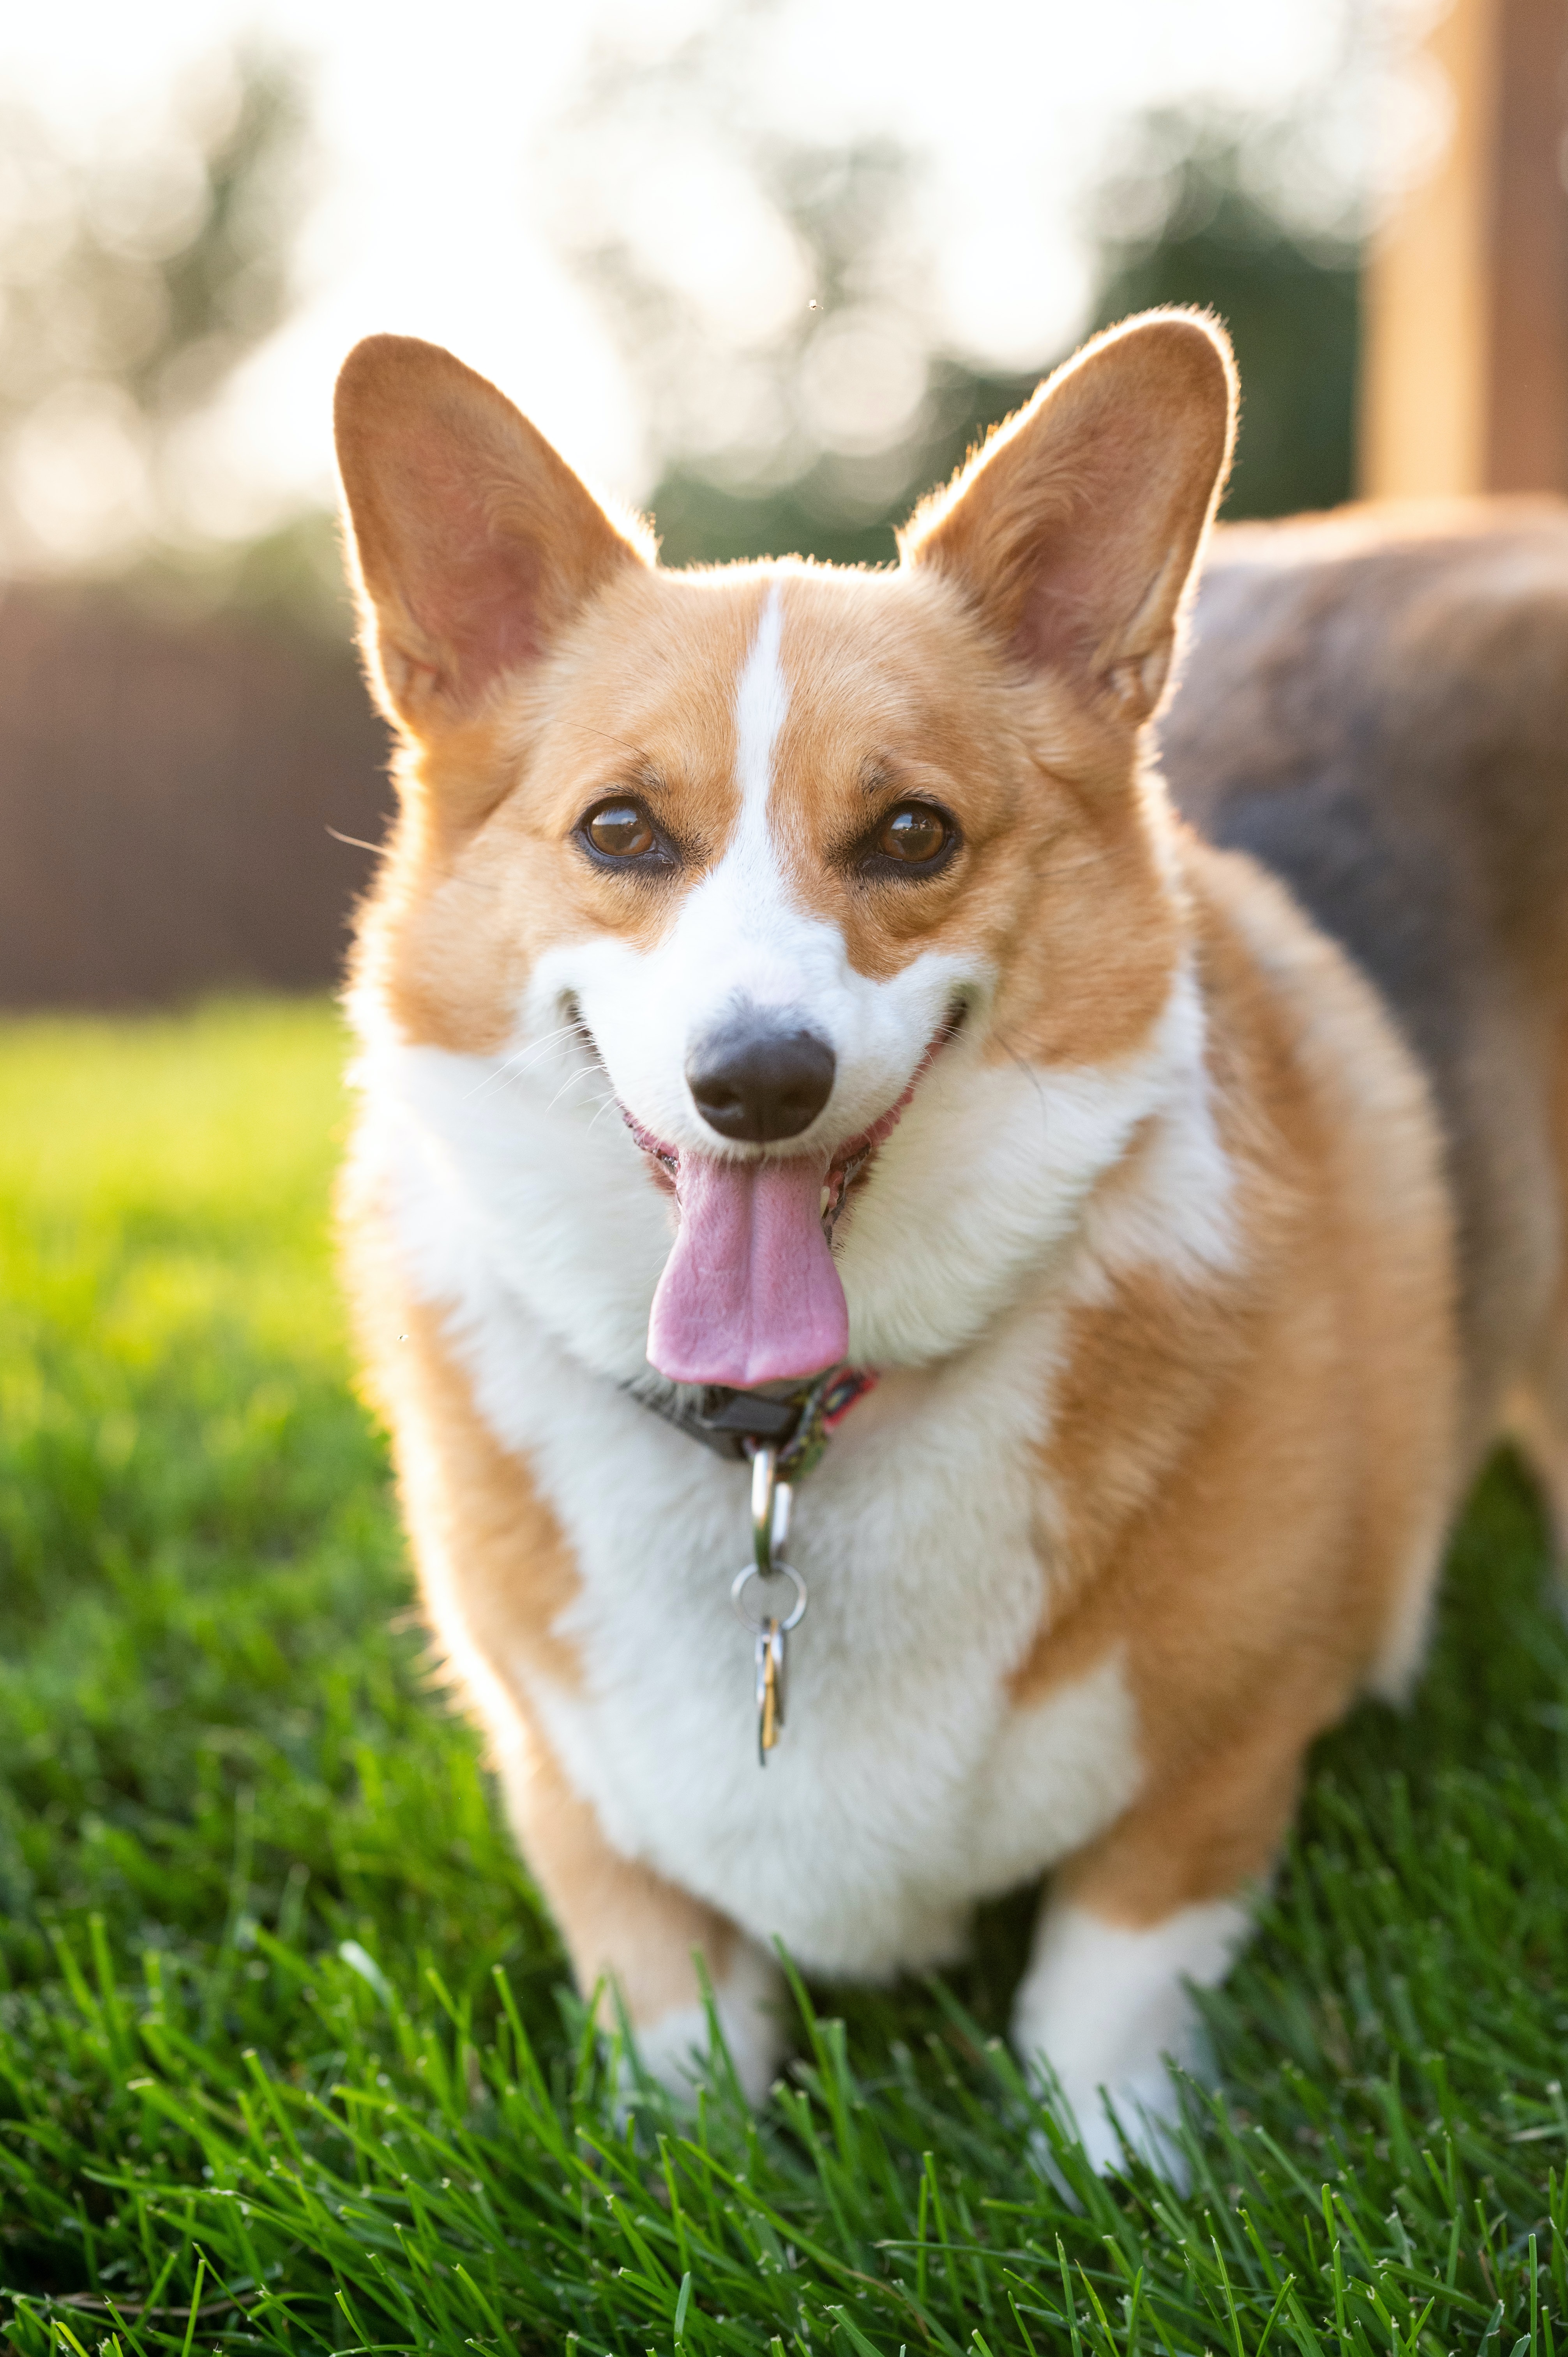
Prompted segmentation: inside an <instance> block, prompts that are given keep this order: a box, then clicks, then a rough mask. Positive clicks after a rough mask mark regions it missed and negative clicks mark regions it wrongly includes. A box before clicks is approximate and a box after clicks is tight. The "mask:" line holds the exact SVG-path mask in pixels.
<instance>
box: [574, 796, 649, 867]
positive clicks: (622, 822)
mask: <svg viewBox="0 0 1568 2357" xmlns="http://www.w3.org/2000/svg"><path fill="white" fill-rule="evenodd" d="M583 832H584V834H585V835H586V836H587V838H588V841H589V842H590V843H591V844H592V845H593V846H594V849H595V850H596V851H602V852H603V853H604V855H605V857H606V858H607V859H640V858H641V856H642V855H643V854H644V852H648V851H651V850H652V849H653V847H654V844H655V841H656V837H655V835H654V833H653V829H652V828H651V826H650V824H649V823H648V820H647V817H646V816H645V814H644V813H642V812H641V811H640V810H639V808H638V806H637V804H636V803H635V802H605V803H604V804H603V805H602V806H601V807H600V808H599V809H598V810H596V811H595V813H593V816H592V817H591V818H590V819H589V820H588V821H587V823H586V824H585V827H584V830H583Z"/></svg>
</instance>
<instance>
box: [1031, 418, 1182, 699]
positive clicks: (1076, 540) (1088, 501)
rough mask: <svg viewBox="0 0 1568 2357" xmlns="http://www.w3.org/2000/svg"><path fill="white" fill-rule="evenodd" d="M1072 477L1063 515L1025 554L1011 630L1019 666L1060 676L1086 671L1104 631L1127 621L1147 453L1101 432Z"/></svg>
mask: <svg viewBox="0 0 1568 2357" xmlns="http://www.w3.org/2000/svg"><path fill="white" fill-rule="evenodd" d="M1076 471H1077V478H1078V479H1077V481H1076V483H1075V486H1074V490H1075V496H1074V498H1073V500H1072V504H1071V507H1070V508H1069V512H1068V513H1067V514H1066V515H1065V516H1061V517H1059V519H1058V521H1057V522H1055V524H1054V525H1053V526H1052V527H1051V528H1050V529H1049V530H1048V532H1047V533H1046V534H1045V535H1043V536H1042V539H1041V541H1040V543H1039V544H1038V545H1037V547H1036V550H1035V551H1034V552H1032V560H1031V563H1030V565H1029V571H1030V573H1031V574H1032V576H1033V578H1032V580H1031V581H1030V584H1029V587H1028V588H1027V589H1026V593H1025V597H1024V602H1023V606H1022V608H1021V610H1020V612H1019V615H1018V622H1017V628H1016V630H1015V647H1016V650H1017V652H1018V653H1019V655H1020V656H1021V657H1022V658H1023V660H1024V661H1025V662H1026V663H1029V664H1031V665H1035V664H1037V665H1039V666H1040V667H1042V668H1047V667H1048V668H1050V669H1052V670H1061V671H1083V670H1086V669H1087V668H1088V667H1089V666H1090V663H1092V662H1093V660H1094V658H1095V656H1096V654H1097V653H1099V651H1101V648H1102V646H1103V644H1104V642H1105V640H1106V637H1107V635H1108V633H1110V632H1112V631H1113V630H1115V629H1116V628H1117V626H1118V625H1119V624H1121V623H1124V622H1126V621H1128V620H1130V619H1131V615H1132V603H1135V601H1136V597H1137V596H1138V593H1139V590H1140V588H1141V587H1142V584H1141V583H1140V582H1139V581H1138V579H1137V577H1136V576H1137V574H1138V570H1139V564H1138V560H1139V557H1140V554H1141V550H1142V543H1143V540H1144V520H1143V517H1142V515H1141V513H1140V509H1141V507H1142V505H1143V504H1144V502H1145V501H1146V500H1148V497H1149V492H1150V476H1151V472H1152V468H1151V454H1150V453H1149V451H1148V450H1147V449H1145V448H1144V446H1143V443H1142V441H1141V440H1140V438H1139V437H1138V436H1128V435H1113V434H1110V433H1104V432H1102V433H1101V434H1100V435H1099V436H1097V437H1096V439H1095V441H1094V443H1093V445H1092V447H1090V450H1089V452H1088V453H1087V454H1086V458H1085V460H1084V461H1083V462H1080V465H1079V468H1078V469H1077V470H1076ZM1130 560H1131V562H1130ZM1130 601H1131V602H1130Z"/></svg>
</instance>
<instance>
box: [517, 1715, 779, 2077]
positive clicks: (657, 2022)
mask: <svg viewBox="0 0 1568 2357" xmlns="http://www.w3.org/2000/svg"><path fill="white" fill-rule="evenodd" d="M501 1782H502V1787H503V1790H504V1792H505V1795H506V1803H507V1813H508V1816H509V1817H510V1821H511V1825H512V1830H513V1832H514V1833H515V1835H516V1836H517V1840H518V1845H519V1846H520V1848H521V1851H522V1853H523V1856H524V1857H526V1858H527V1860H528V1863H529V1865H530V1867H532V1871H533V1874H534V1877H535V1878H536V1880H537V1881H538V1883H539V1886H540V1889H542V1891H543V1893H544V1896H545V1898H546V1899H547V1900H548V1901H549V1903H550V1909H551V1912H552V1914H553V1916H554V1918H555V1921H556V1923H557V1925H558V1927H559V1929H560V1932H561V1935H562V1937H563V1939H564V1941H565V1943H566V1949H567V1953H568V1954H569V1955H570V1957H571V1959H572V1969H573V1972H574V1974H575V1976H576V1981H577V1986H578V1987H579V1988H580V1989H582V1990H583V1992H584V1994H585V1995H586V1994H587V1993H588V1992H590V1991H591V1990H593V1989H594V1988H596V1987H598V1986H600V1985H601V1984H603V1985H605V1986H607V1988H608V1989H609V1990H611V1991H613V1993H614V1995H613V1997H612V1998H611V2007H613V2004H614V2002H615V1999H617V1998H618V2001H619V2003H620V2005H621V2006H622V2007H624V2009H625V2013H626V2018H627V2019H628V2022H629V2023H630V2025H631V2029H632V2033H633V2036H634V2037H635V2039H636V2041H637V2050H638V2053H639V2056H640V2057H641V2060H642V2063H643V2066H644V2068H645V2069H646V2070H647V2071H649V2072H650V2074H651V2075H652V2076H653V2077H654V2078H655V2079H657V2080H658V2081H659V2082H660V2084H661V2085H663V2086H666V2087H668V2088H670V2089H671V2092H672V2093H677V2094H684V2095H689V2094H690V2093H691V2092H692V2088H693V2081H694V2080H695V2079H696V2078H698V2077H700V2076H701V2075H702V2072H703V2058H704V2057H705V2055H706V2053H707V2050H708V2025H707V2018H706V2015H705V2012H704V2009H703V1996H702V1985H701V1981H700V1979H699V1975H698V1968H697V1963H696V1959H697V1957H699V1956H700V1957H701V1958H702V1964H703V1970H704V1971H705V1972H706V1974H707V1976H708V1979H709V1982H710V1984H711V1986H712V1988H713V1992H714V2001H715V2007H716V2010H717V2013H718V2018H719V2027H720V2029H721V2030H722V2032H723V2035H724V2040H725V2046H726V2047H727V2048H728V2050H729V2055H730V2059H731V2061H733V2062H734V2064H735V2068H736V2076H737V2078H738V2079H739V2081H740V2084H741V2087H742V2089H743V2091H744V2093H745V2094H746V2100H747V2101H748V2102H749V2103H752V2104H759V2103H761V2101H762V2100H763V2098H764V2096H765V2095H766V2094H767V2093H768V2088H769V2087H770V2086H771V2085H772V2083H773V2079H774V2076H775V2073H776V2072H777V2069H778V2065H779V2057H780V2055H781V2053H782V2050H783V2044H784V2033H783V2029H782V2027H781V2019H780V2010H781V2000H782V1996H783V1985H782V1977H781V1975H780V1974H779V1968H778V1965H777V1964H776V1963H775V1962H774V1960H773V1958H772V1957H771V1956H770V1955H768V1954H766V1953H764V1952H763V1951H762V1950H761V1949H759V1948H758V1947H757V1945H756V1944H755V1943H754V1942H752V1941H750V1940H748V1939H747V1938H746V1936H745V1934H744V1933H742V1932H739V1931H737V1930H736V1926H735V1925H734V1924H733V1923H731V1922H730V1921H727V1919H726V1918H725V1917H724V1916H722V1915H720V1914H718V1913H717V1912H715V1910H714V1909H713V1908H711V1907H708V1906H705V1905H704V1904H703V1901H702V1900H699V1899H693V1897H692V1895H691V1893H690V1892H689V1891H685V1890H682V1889H678V1888H677V1887H676V1885H675V1884H674V1883H672V1882H666V1881H665V1880H664V1879H663V1878H661V1877H660V1875H657V1874H655V1873H654V1872H653V1871H652V1869H651V1868H650V1867H646V1866H643V1865H640V1864H639V1862H638V1861H637V1860H636V1859H633V1858H627V1857H621V1855H620V1854H619V1852H618V1850H615V1849H612V1848H611V1846H610V1845H609V1843H608V1842H607V1840H606V1839H605V1836H604V1834H603V1833H602V1831H601V1830H600V1826H599V1821H598V1818H597V1816H596V1814H595V1813H594V1810H593V1809H592V1807H591V1806H590V1805H589V1803H587V1802H586V1801H585V1800H583V1799H582V1798H581V1796H580V1795H579V1794H578V1793H576V1792H574V1791H573V1790H572V1788H571V1786H570V1785H569V1784H568V1783H567V1781H566V1779H565V1777H564V1775H563V1774H562V1771H561V1769H560V1767H559V1764H558V1763H557V1761H556V1760H555V1758H554V1756H553V1753H552V1752H551V1751H550V1750H549V1749H548V1747H547V1746H546V1745H545V1744H544V1743H543V1741H542V1739H541V1738H538V1737H537V1736H532V1738H531V1739H530V1740H529V1742H528V1743H527V1745H526V1747H523V1748H520V1749H518V1750H516V1751H514V1752H513V1753H511V1754H510V1757H507V1758H503V1760H502V1761H501ZM605 2027H606V2028H607V2029H610V2028H613V2027H614V2018H613V2011H612V2012H611V2017H610V2018H609V2019H607V2021H606V2023H605Z"/></svg>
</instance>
